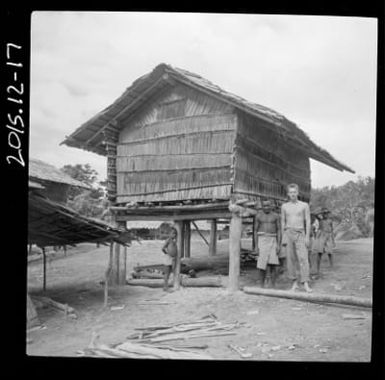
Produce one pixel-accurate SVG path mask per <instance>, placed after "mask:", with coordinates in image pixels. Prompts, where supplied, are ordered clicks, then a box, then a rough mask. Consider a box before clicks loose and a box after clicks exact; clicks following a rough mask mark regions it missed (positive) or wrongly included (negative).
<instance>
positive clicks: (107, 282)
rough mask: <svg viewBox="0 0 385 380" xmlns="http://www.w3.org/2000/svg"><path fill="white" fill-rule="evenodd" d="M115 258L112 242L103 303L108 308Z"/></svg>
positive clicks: (112, 243)
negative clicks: (109, 286) (109, 288)
mask: <svg viewBox="0 0 385 380" xmlns="http://www.w3.org/2000/svg"><path fill="white" fill-rule="evenodd" d="M113 256H114V242H112V241H111V243H110V257H109V260H108V266H107V270H106V273H105V279H104V302H103V306H104V307H107V303H108V285H109V282H110V281H111V271H112V260H113Z"/></svg>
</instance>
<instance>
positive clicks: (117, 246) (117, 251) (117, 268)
mask: <svg viewBox="0 0 385 380" xmlns="http://www.w3.org/2000/svg"><path fill="white" fill-rule="evenodd" d="M114 259H115V262H114V271H113V273H114V274H113V277H114V279H113V282H114V284H115V285H119V277H120V244H118V243H115V257H114Z"/></svg>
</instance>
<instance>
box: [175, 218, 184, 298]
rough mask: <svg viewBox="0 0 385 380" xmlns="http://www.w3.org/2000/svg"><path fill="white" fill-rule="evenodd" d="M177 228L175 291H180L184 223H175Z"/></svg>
mask: <svg viewBox="0 0 385 380" xmlns="http://www.w3.org/2000/svg"><path fill="white" fill-rule="evenodd" d="M175 228H176V231H177V234H178V236H177V248H178V252H177V255H176V258H175V268H174V289H175V290H178V289H179V288H180V266H181V257H182V255H183V250H184V242H183V240H184V239H183V221H177V222H175Z"/></svg>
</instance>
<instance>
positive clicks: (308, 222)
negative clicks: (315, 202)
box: [305, 203, 311, 247]
mask: <svg viewBox="0 0 385 380" xmlns="http://www.w3.org/2000/svg"><path fill="white" fill-rule="evenodd" d="M310 228H311V219H310V208H309V205H308V204H307V203H305V232H306V246H307V247H309V244H310Z"/></svg>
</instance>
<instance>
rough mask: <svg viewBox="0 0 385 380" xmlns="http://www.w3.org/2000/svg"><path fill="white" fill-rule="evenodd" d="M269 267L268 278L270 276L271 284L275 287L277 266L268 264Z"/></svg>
mask: <svg viewBox="0 0 385 380" xmlns="http://www.w3.org/2000/svg"><path fill="white" fill-rule="evenodd" d="M269 267H270V278H271V286H272V287H273V288H275V283H276V279H277V266H276V265H269Z"/></svg>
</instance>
